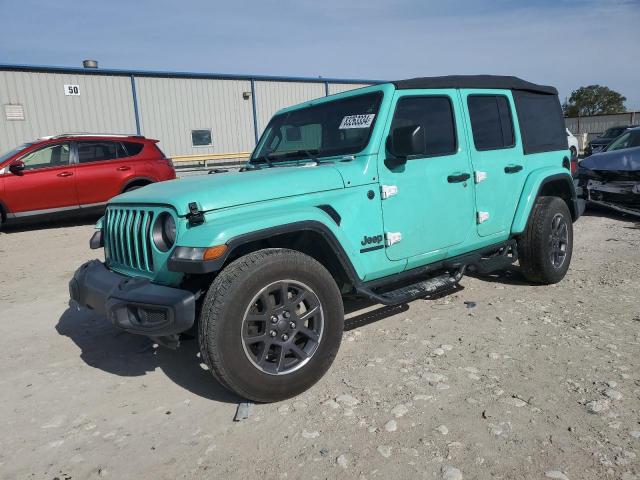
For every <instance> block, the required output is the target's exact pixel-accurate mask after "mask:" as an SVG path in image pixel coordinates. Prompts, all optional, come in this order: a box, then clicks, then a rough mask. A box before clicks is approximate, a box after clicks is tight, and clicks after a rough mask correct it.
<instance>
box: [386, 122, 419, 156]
mask: <svg viewBox="0 0 640 480" xmlns="http://www.w3.org/2000/svg"><path fill="white" fill-rule="evenodd" d="M424 145H425V136H424V128H422V127H421V126H420V125H409V126H407V127H396V128H394V129H393V131H392V132H391V135H390V136H389V145H388V148H389V151H390V152H391V153H392V154H393V156H394V157H397V161H396V162H395V163H398V164H404V163H406V162H407V157H410V156H412V155H419V154H421V153H423V152H424Z"/></svg>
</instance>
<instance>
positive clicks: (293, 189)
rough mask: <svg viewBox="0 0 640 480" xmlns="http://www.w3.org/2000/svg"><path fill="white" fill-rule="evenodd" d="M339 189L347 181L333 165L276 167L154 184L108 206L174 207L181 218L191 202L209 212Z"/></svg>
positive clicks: (187, 210) (114, 199)
mask: <svg viewBox="0 0 640 480" xmlns="http://www.w3.org/2000/svg"><path fill="white" fill-rule="evenodd" d="M339 188H344V181H343V179H342V176H341V175H340V172H339V171H338V170H337V169H336V168H334V167H333V166H331V165H318V166H309V167H306V166H303V167H274V168H263V169H260V170H252V171H246V172H226V173H217V174H212V175H197V176H193V177H186V178H182V179H178V180H169V181H166V182H159V183H152V184H151V185H147V186H146V187H144V188H139V189H137V190H134V191H131V192H128V193H124V194H122V195H119V196H117V197H115V198H113V199H112V200H111V201H110V202H109V203H146V204H164V205H171V206H173V207H174V208H175V209H176V211H177V213H178V215H181V216H182V215H186V214H187V213H189V203H191V202H196V203H197V204H198V208H200V209H201V210H203V211H209V210H217V209H220V208H227V207H233V206H236V205H244V204H247V203H256V202H263V201H265V200H274V199H277V198H285V197H294V196H297V195H304V194H309V193H316V192H323V191H327V190H336V189H339Z"/></svg>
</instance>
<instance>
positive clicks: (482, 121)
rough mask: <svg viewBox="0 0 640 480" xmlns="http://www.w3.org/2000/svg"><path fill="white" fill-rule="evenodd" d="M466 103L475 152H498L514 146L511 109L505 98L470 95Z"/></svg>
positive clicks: (500, 96)
mask: <svg viewBox="0 0 640 480" xmlns="http://www.w3.org/2000/svg"><path fill="white" fill-rule="evenodd" d="M467 103H468V105H469V117H470V118H471V130H472V131H473V143H474V144H475V146H476V150H478V151H481V150H499V149H501V148H510V147H513V146H514V145H515V142H514V135H513V121H512V120H511V108H510V107H509V100H508V99H507V97H505V96H503V95H472V96H469V98H468V100H467Z"/></svg>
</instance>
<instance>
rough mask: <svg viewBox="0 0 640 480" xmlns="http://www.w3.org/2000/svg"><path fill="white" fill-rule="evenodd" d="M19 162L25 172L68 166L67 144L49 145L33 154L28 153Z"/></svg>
mask: <svg viewBox="0 0 640 480" xmlns="http://www.w3.org/2000/svg"><path fill="white" fill-rule="evenodd" d="M20 160H22V162H23V163H24V167H25V169H27V170H33V169H36V168H46V167H61V166H64V165H68V164H69V144H68V143H59V144H57V145H50V146H48V147H45V148H41V149H40V150H36V151H35V152H31V153H28V154H27V155H25V156H24V157H22V158H21V159H20Z"/></svg>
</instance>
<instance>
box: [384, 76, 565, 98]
mask: <svg viewBox="0 0 640 480" xmlns="http://www.w3.org/2000/svg"><path fill="white" fill-rule="evenodd" d="M391 83H393V84H394V85H395V86H396V88H397V89H398V90H408V89H412V88H487V89H489V88H493V89H504V90H522V91H527V92H536V93H544V94H547V95H558V90H556V89H555V88H554V87H551V86H548V85H537V84H535V83H531V82H527V81H526V80H522V79H521V78H518V77H509V76H503V75H447V76H444V77H421V78H410V79H408V80H398V81H395V82H391Z"/></svg>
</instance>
